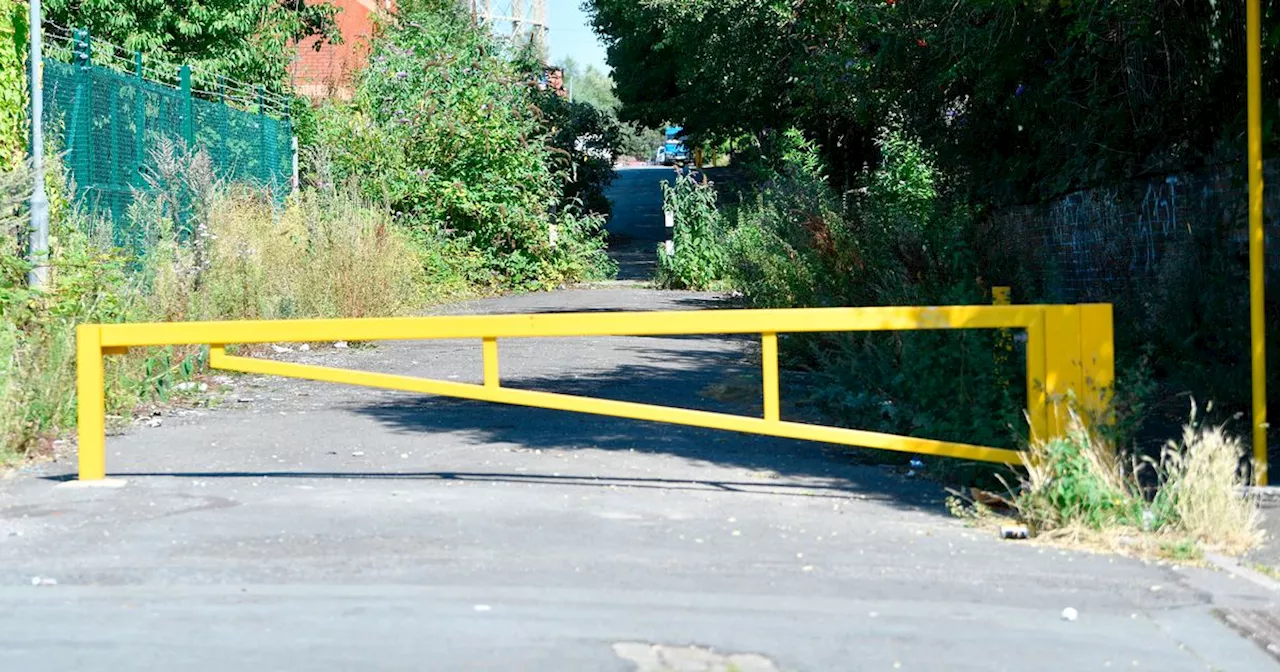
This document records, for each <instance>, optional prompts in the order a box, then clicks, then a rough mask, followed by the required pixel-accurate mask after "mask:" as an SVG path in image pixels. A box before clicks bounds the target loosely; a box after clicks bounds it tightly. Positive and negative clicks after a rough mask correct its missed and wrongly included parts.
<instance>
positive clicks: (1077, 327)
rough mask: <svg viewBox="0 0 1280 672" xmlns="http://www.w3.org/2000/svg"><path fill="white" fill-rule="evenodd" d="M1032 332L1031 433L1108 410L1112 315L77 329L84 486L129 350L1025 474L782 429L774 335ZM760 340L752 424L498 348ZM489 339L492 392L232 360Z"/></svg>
mask: <svg viewBox="0 0 1280 672" xmlns="http://www.w3.org/2000/svg"><path fill="white" fill-rule="evenodd" d="M921 329H1025V330H1026V334H1027V348H1026V353H1027V362H1026V371H1027V415H1028V417H1029V419H1030V422H1031V429H1032V434H1033V436H1037V437H1045V436H1049V435H1055V434H1057V433H1060V432H1061V431H1062V430H1063V428H1064V426H1065V420H1064V418H1063V417H1062V416H1063V415H1064V413H1063V412H1062V403H1061V402H1062V401H1063V400H1064V399H1065V398H1067V397H1068V396H1069V394H1070V393H1071V392H1072V391H1073V390H1074V391H1075V393H1076V394H1077V396H1078V397H1080V398H1082V399H1083V400H1084V402H1085V407H1086V408H1089V409H1099V410H1101V409H1103V408H1105V395H1106V393H1107V389H1108V388H1109V386H1110V385H1111V382H1112V381H1113V380H1114V371H1113V369H1114V352H1113V345H1112V340H1113V339H1112V327H1111V307H1110V306H1106V305H1084V306H938V307H885V308H816V309H783V310H718V311H679V312H618V313H565V314H539V315H484V316H460V317H418V318H386V319H382V318H375V319H351V320H287V321H245V322H187V323H162V324H111V325H82V326H80V327H79V329H78V330H77V353H78V357H79V359H78V363H77V366H78V373H77V375H78V378H77V393H78V395H79V408H78V414H79V415H78V422H79V442H80V445H79V451H80V478H81V479H82V480H93V479H101V478H104V477H105V475H106V447H105V436H104V431H103V423H104V420H103V418H104V412H105V409H104V397H103V382H104V381H103V362H102V358H103V356H104V355H110V354H120V353H123V352H126V351H127V350H128V349H129V348H131V347H149V346H164V345H209V346H210V357H209V364H210V366H211V367H212V368H215V369H224V370H231V371H242V372H246V373H260V374H267V375H280V376H287V377H291V378H301V379H307V380H316V381H324V382H333V383H344V384H350V385H361V386H366V387H375V388H383V389H391V390H401V391H408V392H419V393H423V394H436V395H444V396H451V397H459V398H463V399H474V400H478V401H489V402H496V403H503V404H512V405H517V406H530V407H537V408H548V409H553V410H562V411H575V412H580V413H591V414H596V415H607V416H615V417H621V418H630V419H635V420H649V421H656V422H667V423H673V424H679V425H689V426H696V427H707V428H711V429H722V430H729V431H737V432H744V433H750V434H762V435H766V436H777V437H783V438H792V439H804V440H810V441H822V442H826V443H833V444H840V445H852V446H862V447H867V448H878V449H882V450H893V451H901V452H910V453H918V454H924V455H938V456H944V457H954V458H960V459H967V460H976V461H982V462H996V463H1004V464H1015V463H1018V462H1019V461H1020V453H1018V452H1017V451H1012V450H1005V449H1001V448H990V447H985V446H974V445H968V444H963V443H953V442H947V441H937V440H933V439H923V438H918V437H907V436H897V435H892V434H883V433H879V432H869V431H864V430H857V429H846V428H840V427H827V426H822V425H810V424H804V423H798V422H789V421H783V420H782V419H781V417H780V410H779V409H780V401H779V398H778V364H777V356H778V347H777V345H778V344H777V335H778V334H779V333H787V332H792V333H795V332H846V331H908V330H921ZM741 333H758V334H760V336H761V339H762V340H761V346H762V364H761V365H762V378H763V403H764V405H763V409H764V410H763V417H761V418H753V417H744V416H738V415H730V414H726V413H713V412H709V411H698V410H692V409H683V408H671V407H665V406H655V405H650V404H639V403H633V402H624V401H613V400H608V399H595V398H590V397H580V396H574V395H565V394H555V393H549V392H536V391H530V390H515V389H511V388H507V387H503V386H502V385H501V382H500V377H499V367H498V339H499V338H546V337H574V336H661V335H677V334H681V335H682V334H741ZM446 338H449V339H455V338H470V339H480V340H481V342H482V352H483V358H484V383H483V385H471V384H466V383H455V382H446V381H436V380H424V379H420V378H411V377H405V376H394V375H388V374H380V373H369V372H363V371H350V370H344V369H335V368H329V367H320V366H311V365H303V364H293V363H287V362H276V361H270V360H260V359H253V358H247V357H233V356H229V355H227V354H226V350H225V348H226V345H229V344H251V343H282V342H308V341H343V340H345V341H383V340H418V339H446Z"/></svg>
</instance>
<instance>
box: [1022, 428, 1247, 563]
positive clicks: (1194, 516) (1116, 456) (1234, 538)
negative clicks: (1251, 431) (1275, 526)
mask: <svg viewBox="0 0 1280 672" xmlns="http://www.w3.org/2000/svg"><path fill="white" fill-rule="evenodd" d="M1244 455H1245V450H1244V446H1243V445H1241V443H1240V441H1239V440H1237V439H1235V438H1233V437H1230V436H1228V435H1227V434H1226V433H1225V432H1224V431H1223V428H1222V427H1221V426H1204V425H1202V424H1201V423H1200V422H1199V421H1198V420H1197V417H1196V411H1195V409H1194V408H1193V409H1192V413H1191V420H1190V421H1189V422H1188V423H1187V424H1186V425H1184V426H1183V430H1182V436H1181V437H1180V440H1178V441H1170V442H1169V443H1168V444H1167V445H1166V446H1165V447H1164V449H1163V450H1162V451H1161V453H1160V458H1159V459H1158V460H1152V459H1145V460H1141V461H1137V462H1133V463H1131V464H1128V465H1127V464H1126V457H1125V455H1124V454H1123V453H1120V452H1118V451H1117V450H1116V447H1115V445H1114V444H1112V443H1110V442H1109V441H1107V440H1106V439H1104V438H1103V437H1101V436H1099V435H1098V434H1096V433H1093V432H1090V431H1089V430H1088V429H1086V428H1085V427H1084V425H1083V424H1081V423H1080V422H1079V421H1078V420H1077V419H1076V418H1072V423H1071V427H1070V429H1069V431H1068V433H1067V435H1066V436H1063V437H1061V438H1057V439H1053V440H1051V441H1048V442H1037V443H1035V444H1033V445H1032V446H1031V448H1030V452H1029V454H1028V455H1027V456H1026V459H1025V462H1026V476H1025V478H1023V480H1022V483H1021V488H1020V491H1019V492H1018V493H1017V495H1016V497H1015V499H1014V503H1015V505H1016V507H1017V510H1018V513H1019V515H1020V516H1021V517H1022V518H1023V519H1024V520H1025V521H1027V523H1028V524H1030V525H1031V526H1032V527H1033V528H1034V529H1036V530H1037V531H1038V532H1040V533H1053V534H1073V535H1079V534H1080V533H1081V532H1086V533H1097V532H1103V533H1115V532H1127V533H1133V534H1142V533H1149V534H1153V535H1159V538H1160V542H1159V544H1158V545H1159V547H1160V548H1161V550H1162V551H1163V552H1164V553H1167V554H1169V553H1172V554H1181V555H1186V554H1187V553H1188V547H1192V546H1195V545H1197V544H1200V545H1203V546H1205V547H1207V548H1210V549H1214V550H1219V551H1225V552H1228V553H1243V552H1244V551H1247V550H1249V549H1251V548H1253V547H1254V546H1256V545H1257V544H1258V543H1259V542H1260V541H1261V539H1262V534H1261V532H1260V529H1259V522H1260V514H1259V511H1258V508H1257V506H1256V504H1255V503H1254V502H1253V501H1251V500H1250V499H1249V497H1248V495H1246V494H1245V492H1244V486H1245V484H1246V483H1247V482H1248V479H1247V477H1246V473H1245V470H1244V469H1242V468H1241V460H1242V458H1243V457H1244ZM1144 472H1147V473H1146V474H1145V475H1144Z"/></svg>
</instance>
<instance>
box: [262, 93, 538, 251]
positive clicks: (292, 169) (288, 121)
mask: <svg viewBox="0 0 1280 672" xmlns="http://www.w3.org/2000/svg"><path fill="white" fill-rule="evenodd" d="M281 127H282V128H283V129H284V137H286V138H288V140H289V193H291V194H292V193H295V192H297V191H298V136H296V135H294V134H293V101H291V100H289V99H288V98H285V99H284V120H283V122H282V124H281ZM552 247H555V243H552Z"/></svg>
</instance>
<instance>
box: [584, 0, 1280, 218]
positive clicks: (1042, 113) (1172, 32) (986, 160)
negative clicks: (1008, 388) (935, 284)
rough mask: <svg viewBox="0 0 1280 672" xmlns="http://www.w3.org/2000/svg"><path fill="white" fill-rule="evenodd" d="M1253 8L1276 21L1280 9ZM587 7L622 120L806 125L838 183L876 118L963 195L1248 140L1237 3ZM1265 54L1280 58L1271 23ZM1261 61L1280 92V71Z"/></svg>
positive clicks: (704, 131)
mask: <svg viewBox="0 0 1280 672" xmlns="http://www.w3.org/2000/svg"><path fill="white" fill-rule="evenodd" d="M1263 4H1264V6H1265V7H1264V14H1265V16H1264V19H1263V23H1264V25H1266V26H1272V27H1274V26H1276V25H1277V21H1276V18H1277V16H1280V5H1277V4H1276V3H1272V2H1265V3H1263ZM589 5H590V10H591V12H592V16H593V21H594V25H595V27H596V30H597V31H598V32H599V33H601V34H602V38H603V39H604V41H605V42H606V44H607V47H608V53H609V62H610V64H611V65H612V66H613V68H614V76H615V78H616V80H617V90H618V96H619V98H620V99H621V100H622V102H623V109H622V112H621V116H622V118H623V119H629V120H638V121H641V122H643V123H645V124H648V125H657V124H660V123H662V121H663V120H665V119H667V118H669V117H672V116H677V117H679V118H681V119H682V120H683V121H684V123H685V127H686V129H688V131H689V132H691V133H692V134H694V136H695V137H699V136H704V135H715V136H721V137H723V136H727V135H732V134H734V133H737V132H748V133H752V134H758V133H762V132H764V131H766V130H767V129H770V128H787V127H798V128H801V129H803V130H804V131H805V132H806V133H807V134H808V135H809V136H810V137H813V138H817V139H819V140H821V144H822V150H823V152H824V153H825V155H826V158H827V159H828V164H829V167H830V169H831V170H832V171H833V179H834V180H835V182H836V184H838V185H840V186H841V187H842V188H843V187H845V186H846V185H849V184H852V182H853V181H855V180H856V178H857V175H858V174H859V172H860V171H861V170H862V167H863V165H864V164H866V163H869V162H870V163H874V162H875V161H876V159H877V156H876V154H877V152H876V151H875V148H874V141H875V139H876V137H877V136H878V134H879V129H880V128H881V127H883V126H886V125H901V126H902V127H903V128H904V129H905V130H907V131H908V132H909V133H910V135H911V136H913V137H916V138H920V139H921V140H922V141H923V142H924V143H925V147H926V148H927V149H928V150H929V151H930V152H931V153H932V154H933V155H934V156H935V157H936V160H937V161H938V164H939V166H940V167H941V168H942V169H943V170H944V171H946V172H947V173H948V174H949V175H951V176H952V177H953V178H954V179H957V180H964V182H965V185H966V186H967V187H968V188H970V189H971V190H972V191H973V192H974V193H975V194H977V195H979V196H980V197H982V198H984V199H995V200H998V201H1012V202H1026V201H1030V200H1035V199H1038V198H1043V197H1045V196H1048V195H1052V194H1059V193H1063V192H1065V191H1068V190H1071V189H1073V188H1078V187H1080V186H1082V185H1089V184H1098V183H1101V182H1104V181H1109V180H1115V179H1122V178H1125V177H1131V176H1135V175H1140V174H1150V173H1158V172H1174V171H1177V170H1179V169H1181V168H1184V167H1188V166H1196V165H1200V164H1202V163H1204V162H1211V161H1222V160H1233V157H1234V156H1236V155H1237V154H1236V152H1239V151H1241V150H1242V148H1243V144H1242V143H1243V138H1242V137H1241V135H1240V129H1242V128H1244V118H1243V115H1244V109H1245V106H1244V104H1243V102H1244V101H1243V98H1244V88H1245V87H1244V85H1243V84H1242V83H1243V82H1244V81H1245V75H1244V68H1245V58H1244V52H1243V49H1242V47H1243V45H1244V35H1243V30H1244V25H1245V22H1244V16H1243V14H1244V8H1243V5H1241V4H1240V3H1220V2H1219V3H1213V2H1165V3H1158V4H1157V5H1152V3H1150V2H1142V1H1139V0H1124V1H1121V2H1098V1H1086V2H1026V1H1024V0H980V1H974V2H964V3H960V4H957V3H955V2H953V1H952V0H911V1H909V2H908V1H903V2H886V1H885V0H823V1H819V2H803V3H796V2H793V1H792V0H733V1H730V2H725V1H724V0H687V1H685V2H679V3H672V2H659V1H656V0H648V1H643V2H636V1H635V0H591V2H590V3H589ZM1264 49H1265V51H1266V54H1265V56H1264V58H1265V59H1266V60H1267V61H1268V62H1271V61H1273V60H1274V59H1275V57H1276V56H1277V50H1278V49H1280V29H1277V28H1272V29H1271V33H1270V35H1268V36H1267V37H1266V39H1265V46H1264ZM1264 71H1265V72H1264V78H1265V80H1266V81H1265V82H1264V84H1263V86H1264V90H1274V89H1275V88H1276V86H1277V85H1278V84H1280V70H1276V69H1275V68H1264ZM1267 110H1268V115H1271V114H1272V112H1273V111H1274V110H1275V106H1274V105H1269V106H1268V108H1267ZM1268 127H1270V123H1269V124H1268ZM1269 137H1274V136H1269Z"/></svg>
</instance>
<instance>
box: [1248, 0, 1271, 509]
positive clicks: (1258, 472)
mask: <svg viewBox="0 0 1280 672" xmlns="http://www.w3.org/2000/svg"><path fill="white" fill-rule="evenodd" d="M1246 4H1247V7H1248V10H1247V22H1248V27H1247V31H1246V41H1247V45H1246V50H1247V52H1248V59H1249V316H1250V323H1251V324H1252V326H1253V461H1254V469H1253V473H1254V484H1255V485H1266V484H1267V337H1266V313H1265V309H1264V303H1263V296H1264V294H1263V292H1264V291H1265V284H1264V282H1263V280H1264V273H1265V266H1264V264H1263V253H1264V251H1265V248H1264V245H1263V242H1264V231H1263V221H1262V46H1261V43H1262V5H1261V0H1246Z"/></svg>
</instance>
